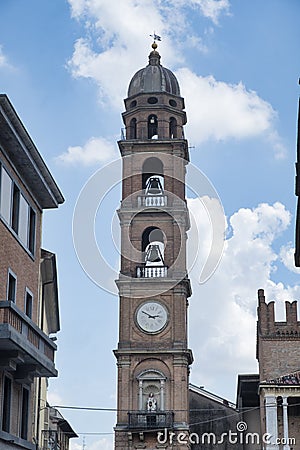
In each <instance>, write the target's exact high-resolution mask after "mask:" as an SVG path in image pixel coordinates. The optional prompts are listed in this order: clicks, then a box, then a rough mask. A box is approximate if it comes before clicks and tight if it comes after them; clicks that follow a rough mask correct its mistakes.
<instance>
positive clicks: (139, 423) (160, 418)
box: [128, 411, 174, 430]
mask: <svg viewBox="0 0 300 450" xmlns="http://www.w3.org/2000/svg"><path fill="white" fill-rule="evenodd" d="M173 422H174V413H173V412H172V411H157V412H146V411H145V412H143V411H134V412H129V413H128V427H129V428H130V429H140V430H151V429H152V430H154V429H160V428H172V427H173Z"/></svg>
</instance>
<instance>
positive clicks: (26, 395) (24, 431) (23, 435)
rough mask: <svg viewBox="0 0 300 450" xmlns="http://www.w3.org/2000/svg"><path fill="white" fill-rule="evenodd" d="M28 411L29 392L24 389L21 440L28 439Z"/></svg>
mask: <svg viewBox="0 0 300 450" xmlns="http://www.w3.org/2000/svg"><path fill="white" fill-rule="evenodd" d="M28 411H29V390H28V389H27V388H25V387H23V389H22V408H21V438H22V439H27V438H28Z"/></svg>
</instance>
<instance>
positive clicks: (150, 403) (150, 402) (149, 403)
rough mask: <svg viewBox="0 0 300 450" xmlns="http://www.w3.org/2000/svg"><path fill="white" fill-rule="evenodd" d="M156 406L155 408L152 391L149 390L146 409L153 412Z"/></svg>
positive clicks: (155, 403)
mask: <svg viewBox="0 0 300 450" xmlns="http://www.w3.org/2000/svg"><path fill="white" fill-rule="evenodd" d="M156 408H157V402H156V399H155V397H154V394H153V392H150V394H149V397H148V400H147V411H149V412H153V411H156Z"/></svg>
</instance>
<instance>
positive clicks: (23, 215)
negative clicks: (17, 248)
mask: <svg viewBox="0 0 300 450" xmlns="http://www.w3.org/2000/svg"><path fill="white" fill-rule="evenodd" d="M28 208H29V206H28V203H27V202H26V200H25V198H24V197H23V195H21V198H20V211H19V213H20V218H19V233H18V235H19V238H20V239H21V241H22V243H23V244H25V245H26V244H27V239H28V219H29V217H28V212H29V211H28Z"/></svg>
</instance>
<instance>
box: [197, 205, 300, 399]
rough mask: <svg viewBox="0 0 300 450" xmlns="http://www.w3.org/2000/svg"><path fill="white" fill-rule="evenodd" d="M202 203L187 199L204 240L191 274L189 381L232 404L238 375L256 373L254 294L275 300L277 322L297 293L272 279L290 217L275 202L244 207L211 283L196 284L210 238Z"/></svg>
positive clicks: (231, 220)
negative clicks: (279, 243) (277, 246)
mask: <svg viewBox="0 0 300 450" xmlns="http://www.w3.org/2000/svg"><path fill="white" fill-rule="evenodd" d="M200 205H201V204H200V202H199V201H198V202H197V201H196V200H189V208H190V210H191V212H192V214H193V215H194V216H196V217H197V221H198V226H197V227H198V234H199V236H201V237H202V239H201V241H200V246H199V248H200V253H201V252H202V254H200V258H199V261H197V263H196V264H195V266H194V268H193V270H192V271H191V272H190V277H191V281H192V288H193V296H192V299H191V302H190V310H189V318H190V319H189V323H190V346H191V348H193V351H194V355H195V356H196V360H195V362H194V364H193V366H192V375H191V381H192V382H194V383H195V384H199V385H203V384H204V385H205V386H206V388H207V389H211V390H215V387H216V386H218V389H219V392H218V393H219V394H220V395H224V396H225V397H226V396H228V397H230V398H231V399H232V400H234V395H235V386H236V385H235V382H236V375H237V372H238V373H251V372H254V373H255V372H257V365H256V356H255V345H256V307H257V290H258V289H260V288H263V289H265V293H266V300H267V302H269V301H271V300H275V301H276V303H277V306H276V318H277V319H278V320H283V319H284V314H283V309H284V308H283V306H284V301H285V300H289V301H292V300H294V299H297V298H298V297H299V294H300V286H295V287H289V286H285V285H284V284H283V283H275V282H274V281H273V280H272V274H273V272H274V270H276V266H277V264H280V257H279V255H278V254H277V253H276V251H275V250H274V245H273V244H274V242H275V240H276V239H277V238H278V237H279V236H280V235H281V233H283V232H284V231H285V230H286V229H287V227H288V226H289V224H290V220H291V215H290V213H289V212H288V211H287V210H286V209H285V207H284V206H283V205H282V204H281V203H278V202H277V203H275V204H273V205H269V204H261V205H258V206H257V207H256V208H254V209H246V208H242V209H240V210H239V211H237V212H236V213H235V214H233V215H232V216H231V217H230V218H229V220H228V223H229V224H230V226H231V228H232V234H231V237H230V238H229V239H227V241H226V244H225V251H224V254H223V258H222V260H221V262H220V265H219V267H218V268H217V270H216V272H215V274H214V275H213V276H212V277H211V278H210V280H209V281H208V282H207V283H205V284H203V285H200V284H199V273H200V272H201V269H202V265H203V263H204V259H205V255H207V249H205V248H204V249H203V248H202V247H201V243H202V242H203V243H204V244H205V243H206V236H208V239H210V234H209V233H210V224H209V221H208V220H207V217H206V214H205V212H204V211H203V210H201V208H202V207H201V206H200ZM196 233H197V230H195V229H193V227H192V229H191V231H190V234H189V239H188V244H189V243H190V244H191V245H195V239H196ZM196 242H197V239H196ZM204 247H205V246H204ZM203 256H204V257H203ZM220 389H221V391H220Z"/></svg>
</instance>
